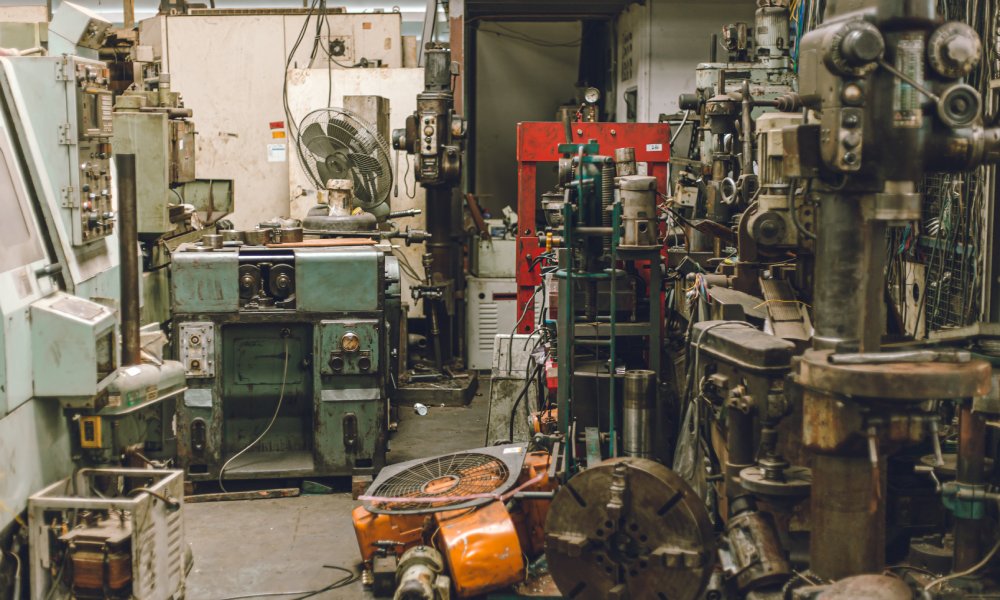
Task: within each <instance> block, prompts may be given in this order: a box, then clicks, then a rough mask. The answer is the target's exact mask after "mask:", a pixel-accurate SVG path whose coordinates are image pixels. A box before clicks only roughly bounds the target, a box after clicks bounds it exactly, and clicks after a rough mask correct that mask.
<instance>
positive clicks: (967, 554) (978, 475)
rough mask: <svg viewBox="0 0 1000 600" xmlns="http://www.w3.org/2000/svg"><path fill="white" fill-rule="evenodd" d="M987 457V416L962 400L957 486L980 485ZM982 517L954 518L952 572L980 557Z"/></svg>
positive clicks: (968, 566)
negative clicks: (984, 416) (973, 410)
mask: <svg viewBox="0 0 1000 600" xmlns="http://www.w3.org/2000/svg"><path fill="white" fill-rule="evenodd" d="M985 460H986V419H984V418H983V415H982V414H979V413H974V412H972V402H971V401H965V402H963V403H962V407H961V409H960V410H959V413H958V464H957V468H956V471H955V481H956V482H958V483H959V484H960V485H981V484H982V483H983V482H984V480H983V466H984V463H985ZM982 526H983V524H982V521H981V519H965V518H962V517H958V516H956V517H955V561H954V564H953V566H952V571H956V572H957V571H964V570H966V569H968V568H970V567H972V566H973V565H975V564H976V563H978V562H979V561H980V560H981V559H982V544H981V543H980V535H981V533H982V531H981V530H982Z"/></svg>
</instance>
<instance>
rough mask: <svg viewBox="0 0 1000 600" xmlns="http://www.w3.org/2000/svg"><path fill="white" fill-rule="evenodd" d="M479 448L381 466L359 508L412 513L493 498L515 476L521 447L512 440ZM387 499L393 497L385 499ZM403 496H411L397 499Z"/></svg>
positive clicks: (444, 508)
mask: <svg viewBox="0 0 1000 600" xmlns="http://www.w3.org/2000/svg"><path fill="white" fill-rule="evenodd" d="M480 450H481V451H470V452H461V453H457V454H448V455H445V456H439V457H435V458H430V459H426V460H420V461H411V462H409V463H403V464H401V465H395V466H393V467H387V468H385V469H383V470H382V473H380V474H379V477H378V478H377V479H376V480H375V482H374V483H373V484H372V486H371V487H370V488H369V490H368V493H367V494H366V497H367V499H365V508H366V509H368V510H369V511H371V512H375V513H384V514H417V513H428V512H439V511H441V510H455V509H459V508H467V507H472V506H479V505H481V504H485V503H487V502H491V501H493V500H494V497H495V496H494V495H495V494H501V493H503V492H505V491H506V490H508V489H510V488H511V487H512V486H513V485H514V483H515V482H516V481H517V477H518V475H519V473H520V470H521V463H522V462H523V460H524V450H525V448H524V445H523V444H514V445H508V446H495V447H491V448H482V449H480ZM477 495H482V497H475V496H477ZM470 496H471V497H470ZM390 498H391V499H393V500H392V501H389V500H385V499H390ZM407 498H413V499H414V500H415V501H414V502H407V501H406V500H403V499H407ZM418 499H427V500H418ZM430 499H434V500H430Z"/></svg>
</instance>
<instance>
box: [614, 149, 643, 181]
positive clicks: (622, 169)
mask: <svg viewBox="0 0 1000 600" xmlns="http://www.w3.org/2000/svg"><path fill="white" fill-rule="evenodd" d="M638 172H639V171H638V166H637V165H636V163H635V148H616V149H615V174H616V175H617V176H618V177H626V176H628V175H637V174H638Z"/></svg>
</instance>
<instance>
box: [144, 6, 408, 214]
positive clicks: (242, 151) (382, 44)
mask: <svg viewBox="0 0 1000 600" xmlns="http://www.w3.org/2000/svg"><path fill="white" fill-rule="evenodd" d="M304 20H305V17H303V16H299V15H233V16H176V17H156V18H154V19H147V20H145V21H142V22H141V23H140V36H141V37H140V39H141V40H142V43H143V44H148V45H151V46H153V52H154V56H156V57H159V58H160V59H161V60H162V62H163V66H164V69H165V70H166V71H168V72H169V73H170V75H171V86H172V87H173V89H174V91H177V92H180V93H181V95H182V96H183V98H184V103H185V106H187V107H188V108H190V109H192V110H193V112H194V122H195V128H196V133H197V136H196V141H197V145H198V148H197V157H196V158H197V164H196V167H195V168H196V175H197V176H198V178H200V179H233V180H235V194H234V196H235V198H234V199H235V204H236V206H235V212H234V214H233V216H232V220H233V222H234V223H235V224H236V227H237V228H240V229H246V228H251V227H253V226H254V225H256V224H257V223H260V222H261V221H263V220H266V219H271V218H274V217H276V216H288V213H289V198H288V163H287V158H289V157H292V153H291V152H287V151H286V154H285V159H284V160H282V159H281V157H280V155H279V154H275V153H274V152H272V149H273V147H275V146H280V145H282V144H287V143H289V142H290V139H289V138H285V139H278V138H274V137H273V135H274V133H273V131H272V129H271V127H270V124H271V123H272V122H284V121H285V120H286V119H285V112H284V108H283V103H282V88H283V85H284V79H285V61H286V57H287V55H288V53H289V52H290V51H291V48H292V46H293V45H294V43H295V40H296V38H297V36H298V35H299V32H300V30H301V29H302V23H303V22H304ZM329 22H330V35H331V36H334V37H336V36H338V35H350V36H351V39H352V40H353V44H354V54H353V56H351V57H350V58H349V60H358V59H360V58H361V57H366V58H369V59H372V60H374V59H381V60H382V61H383V65H384V66H385V67H391V68H396V67H401V66H402V61H403V54H402V44H401V42H402V40H401V38H400V34H399V26H400V17H399V15H395V14H381V15H376V14H347V15H331V16H330V19H329ZM312 23H315V21H312ZM312 23H311V24H310V25H312ZM324 35H326V30H324ZM311 49H312V33H311V32H309V31H307V32H306V36H305V38H304V41H303V42H302V44H300V46H299V48H298V50H297V51H296V55H295V60H294V61H293V64H292V66H293V67H296V66H298V67H304V66H306V65H307V64H308V63H309V53H310V51H311ZM314 66H322V67H324V68H325V67H326V65H325V64H323V65H314ZM334 68H335V69H337V70H339V67H334ZM325 103H326V98H325V97H324V98H323V104H325ZM317 108H319V107H317ZM304 116H305V113H301V112H294V113H293V118H294V120H295V121H296V122H298V120H300V119H301V118H302V117H304ZM285 125H286V129H285V131H286V132H287V131H289V130H288V129H287V125H288V124H287V123H286V124H285Z"/></svg>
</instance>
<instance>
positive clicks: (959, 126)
mask: <svg viewBox="0 0 1000 600" xmlns="http://www.w3.org/2000/svg"><path fill="white" fill-rule="evenodd" d="M980 55H981V46H980V42H979V38H978V36H977V34H976V33H975V31H974V30H973V29H972V28H971V27H968V26H966V25H963V24H961V23H954V22H943V21H941V20H940V19H938V17H937V14H936V12H935V10H934V6H933V3H930V2H874V1H873V2H860V3H858V2H831V3H829V4H828V6H827V10H826V15H825V18H824V21H823V24H822V25H821V26H820V27H819V28H818V29H816V30H814V31H812V32H810V33H808V34H807V35H805V36H804V37H803V39H802V41H801V46H800V70H799V81H800V89H799V94H800V95H799V97H797V98H794V99H793V100H794V103H795V104H801V105H802V106H804V107H805V109H807V110H805V111H804V112H803V113H772V114H768V115H763V116H761V117H759V118H758V121H757V133H758V136H759V137H758V139H759V143H758V148H757V156H758V160H757V162H758V173H759V174H760V180H759V182H760V183H759V188H758V189H759V191H758V193H757V194H756V202H755V203H754V205H753V206H749V207H747V209H746V210H745V211H744V212H743V214H742V216H741V217H740V220H739V225H738V228H737V233H738V236H739V243H738V248H739V253H740V254H739V256H738V257H734V258H733V260H732V261H730V262H732V263H733V264H732V265H725V264H724V265H722V266H720V268H719V269H717V271H716V273H712V274H703V273H699V274H698V275H697V276H696V277H694V281H695V287H694V288H692V289H691V291H690V293H689V298H688V300H690V301H692V302H694V303H695V304H697V305H698V306H700V307H702V308H707V309H708V311H707V312H706V311H705V310H701V311H697V312H695V311H692V312H691V313H690V316H691V319H692V320H695V321H699V320H700V322H695V323H692V324H691V328H690V330H689V331H690V334H689V336H688V344H689V345H688V356H687V368H688V375H687V377H686V378H685V380H684V385H683V392H684V394H685V395H686V396H685V397H686V399H687V400H686V403H685V406H686V407H687V410H686V412H685V418H684V419H683V420H682V422H681V425H682V426H681V428H680V437H679V441H678V449H677V451H676V452H675V455H674V470H675V471H676V472H677V474H679V475H681V476H682V477H683V478H684V479H685V480H686V481H688V482H689V483H690V484H691V485H692V487H694V488H695V489H697V490H698V491H699V493H700V494H702V495H703V496H704V497H705V499H706V502H707V503H708V505H709V507H710V508H711V509H712V512H713V514H714V515H715V516H716V517H715V518H716V521H717V523H718V526H719V527H720V528H721V529H723V530H724V532H725V535H724V536H723V539H722V544H721V546H720V549H721V555H722V556H723V563H724V564H728V563H731V564H732V566H731V567H726V568H724V569H723V571H722V573H723V581H722V582H713V583H712V584H711V585H712V586H716V585H717V584H718V586H717V587H714V588H712V589H715V590H718V593H720V594H724V595H725V597H728V596H730V595H731V596H732V597H739V596H742V595H746V594H755V595H763V594H767V593H776V592H778V591H781V590H784V592H785V593H788V594H792V595H793V596H794V597H813V596H816V597H821V598H822V597H873V596H874V595H875V594H876V593H878V594H881V595H880V596H878V597H885V598H911V597H914V596H915V595H919V596H920V597H964V596H965V595H968V594H971V593H975V594H983V595H986V596H989V595H991V594H995V591H992V590H994V589H995V585H994V584H993V583H991V582H990V580H989V579H987V578H978V577H977V575H980V574H982V573H984V572H985V570H986V569H985V567H987V565H988V564H989V562H990V560H991V559H992V557H993V556H994V555H995V553H996V548H997V547H996V546H995V545H994V547H993V549H989V545H992V544H995V536H994V537H990V536H989V534H987V533H986V532H988V531H993V530H994V528H995V523H993V521H992V519H991V518H990V517H989V516H988V515H990V514H991V511H990V510H989V508H988V506H987V505H988V504H991V503H992V502H993V501H994V500H995V499H996V496H995V494H993V492H991V491H990V487H989V486H990V484H991V482H992V481H993V479H991V478H990V475H989V473H990V468H989V467H988V464H989V461H988V460H987V459H988V458H989V457H990V455H991V454H992V451H990V450H989V449H988V448H989V447H990V446H989V445H988V444H986V440H987V439H988V437H989V436H988V434H987V433H986V428H985V426H984V423H985V420H986V418H987V416H988V415H990V414H993V413H994V411H995V410H996V409H995V407H993V405H992V404H990V403H989V402H986V401H985V400H982V399H981V397H982V396H983V395H984V394H987V393H988V391H989V389H990V381H989V380H990V367H989V364H988V363H986V362H984V361H982V360H975V359H974V358H973V357H972V354H971V353H970V352H969V351H968V350H967V349H971V350H973V351H975V346H972V345H968V344H967V343H966V344H967V345H966V347H965V348H963V347H961V346H962V344H963V343H964V342H963V340H962V338H961V337H960V336H957V335H945V336H940V337H939V339H940V340H941V341H940V342H939V343H938V345H928V344H918V343H915V342H912V341H907V340H905V339H904V340H898V339H897V340H894V343H893V344H892V347H887V344H886V334H887V331H888V329H887V320H886V314H887V309H886V306H887V295H886V287H885V275H884V267H885V261H886V231H887V230H888V229H889V228H891V227H897V226H903V225H906V224H907V223H911V222H913V221H917V220H919V218H920V215H921V197H922V195H921V193H920V192H919V182H920V181H921V179H922V177H923V174H924V173H925V172H926V171H946V172H948V171H962V170H967V169H971V168H975V167H976V166H978V165H981V164H986V163H993V162H996V161H997V160H998V159H1000V154H998V151H1000V130H998V129H997V128H995V127H992V126H987V125H985V124H984V122H983V117H982V101H981V98H980V96H979V94H978V92H976V91H975V90H974V89H973V88H971V87H970V86H968V85H966V84H965V83H963V82H962V77H964V76H965V75H967V74H968V73H969V72H970V71H971V69H973V68H974V66H975V65H976V63H977V62H978V61H979V60H980ZM727 287H737V288H740V289H743V290H746V291H748V292H749V293H750V294H752V296H753V297H752V298H744V299H743V300H741V301H737V302H734V303H732V304H730V305H728V306H727V300H728V299H731V298H732V296H731V295H727V293H731V290H727V289H726V288H727ZM716 295H717V296H718V297H716ZM761 309H763V310H761ZM713 315H722V316H717V317H716V319H717V320H712V318H713ZM949 346H950V347H949ZM955 346H958V347H955ZM974 399H975V400H974ZM944 432H951V433H952V437H953V438H954V439H955V442H954V446H952V447H951V448H949V446H948V445H947V444H945V443H944V441H945V440H946V439H947V438H946V437H945V436H944V435H943V433H944ZM942 446H943V447H944V448H942ZM949 449H950V450H953V451H954V454H953V455H952V457H951V459H950V460H949V458H948V452H947V450H949ZM928 453H930V455H929V457H927V458H921V455H926V454H928ZM949 462H950V464H951V466H949ZM706 464H707V465H709V467H708V469H705V468H704V465H706ZM922 478H926V479H922ZM938 496H939V497H938ZM911 532H918V533H920V532H922V533H927V532H936V533H937V534H938V538H939V539H940V538H942V536H943V538H944V539H946V540H947V542H946V543H945V544H943V545H939V546H938V547H937V548H930V547H929V546H931V545H932V544H929V543H925V542H923V541H921V542H919V543H918V542H916V541H914V542H913V543H911V539H910V537H911ZM988 540H990V541H988ZM930 556H933V557H934V558H933V559H929V558H928V557H930ZM890 563H895V564H892V565H891V568H892V572H894V573H899V574H900V577H893V578H889V577H886V576H885V575H883V571H884V570H885V569H886V567H887V565H888V564H890ZM794 569H808V571H802V570H799V573H802V575H797V574H795V573H794ZM920 569H924V571H920ZM928 569H929V571H928ZM948 573H950V574H948ZM938 575H941V576H940V577H938Z"/></svg>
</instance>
